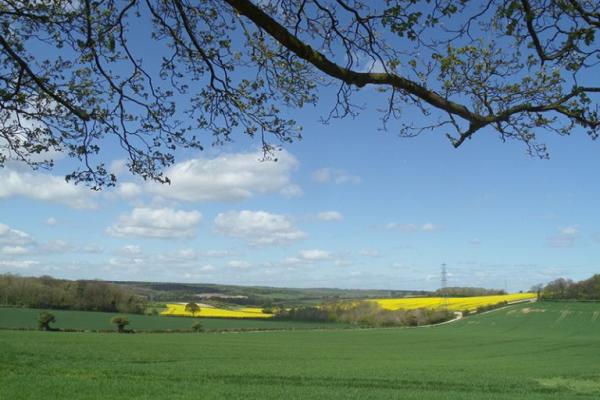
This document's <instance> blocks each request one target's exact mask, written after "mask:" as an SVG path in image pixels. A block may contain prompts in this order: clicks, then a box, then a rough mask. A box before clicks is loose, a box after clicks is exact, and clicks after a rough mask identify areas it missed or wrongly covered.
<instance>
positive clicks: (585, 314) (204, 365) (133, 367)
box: [0, 302, 600, 400]
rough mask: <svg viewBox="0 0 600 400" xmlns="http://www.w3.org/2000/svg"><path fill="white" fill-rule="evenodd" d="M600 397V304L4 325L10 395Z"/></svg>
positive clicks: (2, 351) (1, 364) (0, 376)
mask: <svg viewBox="0 0 600 400" xmlns="http://www.w3.org/2000/svg"><path fill="white" fill-rule="evenodd" d="M40 398H44V399H59V398H60V399H64V398H73V399H100V398H106V399H149V398H152V399H159V398H160V399H190V398H201V399H281V398H286V399H412V400H417V399H419V400H422V399H425V400H430V399H431V400H442V399H461V400H462V399H467V400H481V399H485V400H515V399H531V400H542V399H544V400H545V399H553V400H571V399H573V400H575V399H577V400H592V399H593V400H597V399H598V398H600V303H551V302H542V303H528V304H519V305H514V306H510V307H508V308H505V309H501V310H496V311H492V312H490V313H486V314H480V315H475V316H470V317H467V318H464V319H462V320H460V321H457V322H455V323H452V324H448V325H443V326H438V327H430V328H404V329H402V328H394V329H368V330H348V329H346V330H324V331H289V332H255V333H204V334H152V335H150V334H138V335H117V334H100V333H58V332H37V331H27V332H19V331H0V399H11V400H13V399H15V400H17V399H40Z"/></svg>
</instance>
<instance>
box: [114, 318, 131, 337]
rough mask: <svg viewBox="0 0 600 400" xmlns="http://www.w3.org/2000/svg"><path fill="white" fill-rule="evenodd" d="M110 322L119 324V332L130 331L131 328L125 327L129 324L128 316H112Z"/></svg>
mask: <svg viewBox="0 0 600 400" xmlns="http://www.w3.org/2000/svg"><path fill="white" fill-rule="evenodd" d="M110 323H111V324H114V325H117V332H119V333H129V332H131V330H127V329H125V327H126V326H127V325H129V319H128V318H127V317H120V316H119V317H112V318H111V319H110Z"/></svg>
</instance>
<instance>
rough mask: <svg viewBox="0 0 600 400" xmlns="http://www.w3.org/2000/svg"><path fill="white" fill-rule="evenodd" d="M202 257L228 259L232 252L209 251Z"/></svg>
mask: <svg viewBox="0 0 600 400" xmlns="http://www.w3.org/2000/svg"><path fill="white" fill-rule="evenodd" d="M202 255H203V256H205V257H227V256H229V255H231V252H230V251H228V250H207V251H203V252H202Z"/></svg>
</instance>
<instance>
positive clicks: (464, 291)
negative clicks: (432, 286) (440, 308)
mask: <svg viewBox="0 0 600 400" xmlns="http://www.w3.org/2000/svg"><path fill="white" fill-rule="evenodd" d="M501 294H506V292H505V291H504V290H502V289H486V288H479V287H447V288H443V289H438V290H436V291H435V292H433V295H434V296H448V297H474V296H494V295H501Z"/></svg>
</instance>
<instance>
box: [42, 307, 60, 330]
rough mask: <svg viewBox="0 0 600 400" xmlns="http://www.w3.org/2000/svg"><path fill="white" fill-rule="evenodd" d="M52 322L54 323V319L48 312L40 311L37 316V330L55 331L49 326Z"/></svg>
mask: <svg viewBox="0 0 600 400" xmlns="http://www.w3.org/2000/svg"><path fill="white" fill-rule="evenodd" d="M53 322H56V318H55V317H54V314H52V313H49V312H48V311H42V312H41V313H40V315H39V316H38V328H39V329H40V330H42V331H55V330H56V329H55V328H52V327H51V326H50V324H51V323H53Z"/></svg>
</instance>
